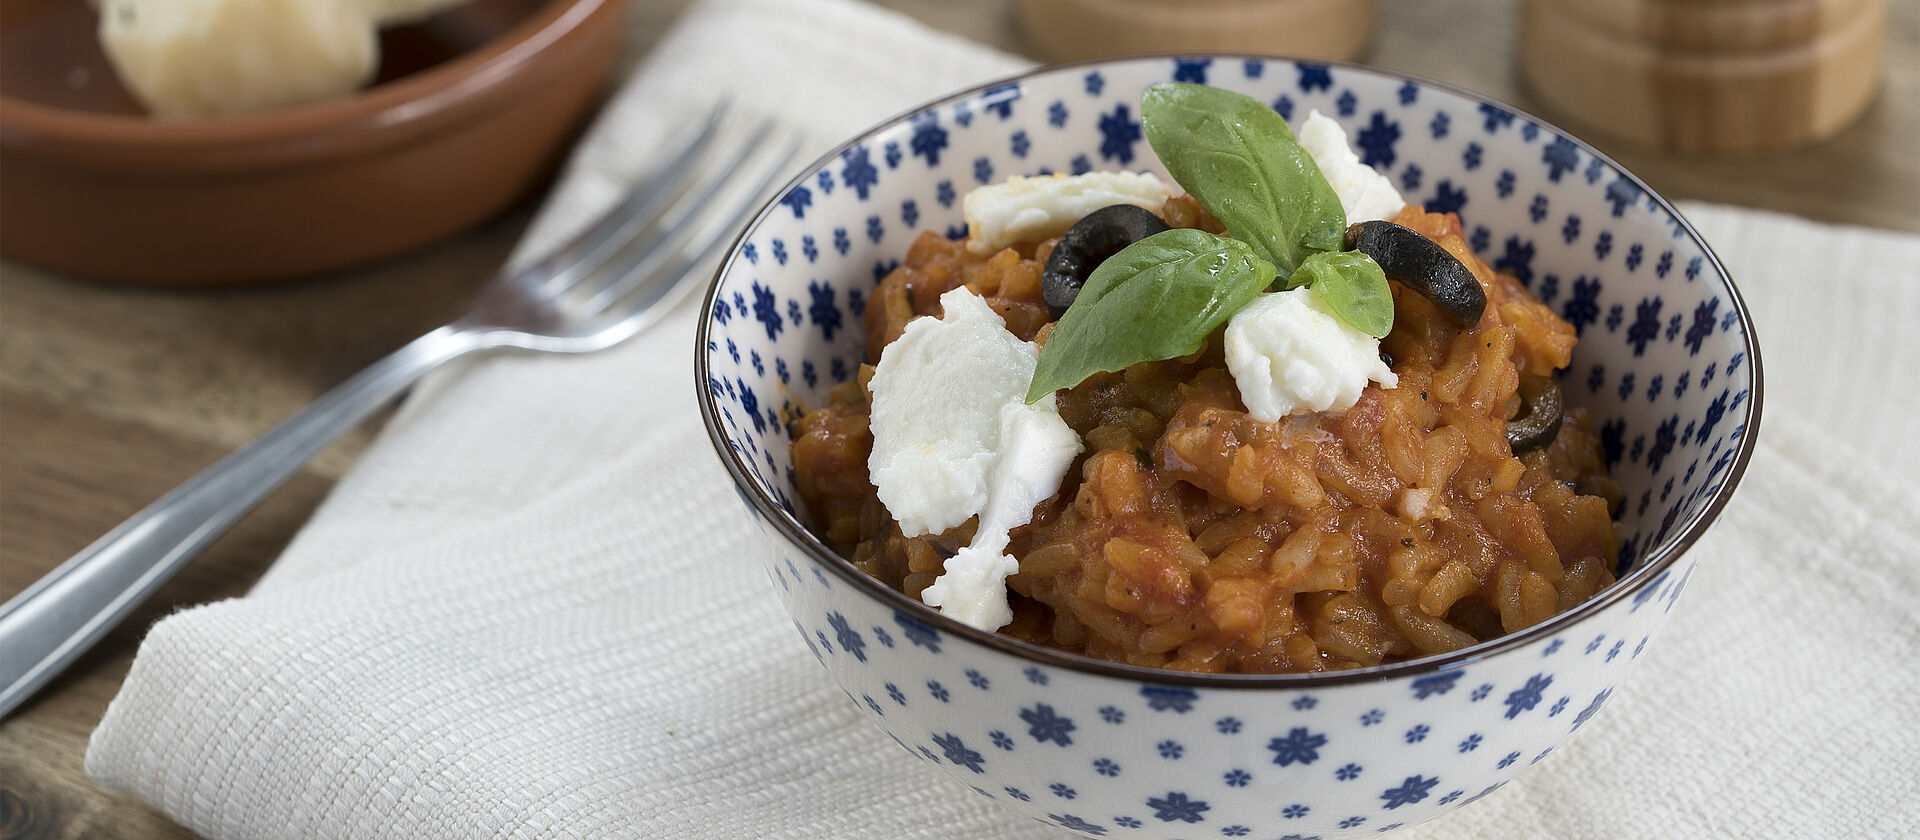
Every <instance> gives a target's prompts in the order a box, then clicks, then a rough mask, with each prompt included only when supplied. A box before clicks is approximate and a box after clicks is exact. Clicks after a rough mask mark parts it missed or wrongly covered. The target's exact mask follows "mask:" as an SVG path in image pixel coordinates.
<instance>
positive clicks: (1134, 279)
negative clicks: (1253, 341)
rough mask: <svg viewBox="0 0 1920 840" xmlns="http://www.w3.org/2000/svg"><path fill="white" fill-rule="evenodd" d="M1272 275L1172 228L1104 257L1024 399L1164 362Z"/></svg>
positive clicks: (1190, 347)
mask: <svg viewBox="0 0 1920 840" xmlns="http://www.w3.org/2000/svg"><path fill="white" fill-rule="evenodd" d="M1275 276H1277V272H1276V271H1275V269H1274V267H1273V264H1272V263H1270V262H1267V261H1266V260H1264V259H1261V258H1260V257H1259V256H1258V255H1257V254H1255V253H1254V251H1253V249H1252V248H1251V247H1249V246H1248V245H1247V244H1246V243H1245V242H1240V241H1237V240H1233V239H1228V238H1226V237H1223V236H1215V235H1213V234H1211V233H1207V232H1206V231H1200V230H1192V229H1188V228H1177V229H1174V230H1168V231H1161V232H1160V233H1156V234H1154V235H1152V236H1149V237H1147V238H1145V239H1142V240H1140V241H1138V242H1135V243H1133V244H1132V245H1128V246H1127V247H1126V248H1124V249H1122V250H1121V251H1120V253H1118V254H1114V255H1113V256H1111V257H1108V258H1107V261H1106V262H1103V263H1101V264H1100V267H1099V268H1096V269H1094V270H1093V274H1092V275H1091V276H1089V277H1088V278H1087V283H1086V285H1085V286H1082V287H1081V289H1080V296H1079V297H1077V298H1075V299H1074V301H1073V305H1072V306H1070V307H1067V312H1066V314H1065V315H1062V316H1060V320H1059V322H1058V323H1056V324H1054V327H1053V335H1052V336H1050V337H1049V338H1048V339H1047V344H1046V346H1045V347H1043V348H1041V350H1040V362H1039V365H1038V366H1037V367H1036V368H1035V369H1034V372H1033V384H1032V385H1030V386H1028V388H1027V402H1029V403H1031V402H1033V401H1034V400H1037V399H1040V398H1041V397H1044V396H1046V395H1048V394H1051V393H1053V392H1054V391H1058V390H1060V389H1061V388H1071V387H1073V386H1075V385H1078V384H1080V383H1081V382H1084V381H1086V379H1087V377H1089V376H1092V375H1094V374H1095V373H1098V372H1100V371H1115V370H1122V369H1125V368H1126V367H1127V366H1128V365H1131V364H1134V363H1136V362H1150V361H1154V360H1156V359H1172V358H1175V357H1178V356H1184V355H1187V354H1188V353H1192V352H1194V351H1195V350H1198V349H1200V344H1201V342H1203V341H1205V340H1206V338H1207V336H1208V335H1211V334H1212V333H1213V331H1214V330H1216V329H1219V328H1220V325H1221V324H1224V323H1226V322H1227V319H1228V318H1229V317H1232V315H1233V313H1235V312H1238V311H1240V308H1241V307H1243V306H1246V305H1247V304H1248V303H1249V302H1251V301H1252V300H1253V298H1254V296H1255V295H1258V294H1260V292H1261V291H1262V290H1264V289H1266V287H1267V286H1268V284H1270V283H1272V282H1273V279H1274V277H1275Z"/></svg>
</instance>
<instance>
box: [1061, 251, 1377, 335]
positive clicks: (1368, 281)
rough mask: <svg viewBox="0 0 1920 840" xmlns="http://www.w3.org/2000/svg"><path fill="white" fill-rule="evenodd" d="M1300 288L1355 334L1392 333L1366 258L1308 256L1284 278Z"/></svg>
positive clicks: (1345, 254) (1346, 253) (1374, 274)
mask: <svg viewBox="0 0 1920 840" xmlns="http://www.w3.org/2000/svg"><path fill="white" fill-rule="evenodd" d="M1301 286H1312V287H1313V288H1314V289H1315V290H1317V291H1319V292H1320V297H1321V298H1322V299H1324V300H1326V302H1327V306H1328V308H1330V309H1332V310H1333V314H1334V315H1336V316H1339V318H1340V320H1342V321H1345V322H1347V325H1348V326H1350V327H1353V328H1354V329H1356V330H1359V331H1361V332H1363V333H1366V334H1367V335H1370V336H1373V337H1374V338H1386V337H1387V333H1388V332H1390V331H1391V330H1392V329H1393V290H1392V289H1390V288H1388V287H1387V274H1386V272H1384V271H1381V270H1380V264H1379V263H1376V262H1374V261H1373V258H1372V257H1369V256H1367V255H1366V254H1362V253H1360V252H1359V251H1332V252H1322V253H1318V254H1314V255H1312V256H1309V257H1307V259H1306V261H1305V262H1302V263H1301V264H1300V267H1299V268H1297V269H1294V272H1293V276H1292V277H1289V278H1287V288H1289V289H1297V288H1300V287H1301ZM1068 311H1069V312H1071V311H1072V310H1068Z"/></svg>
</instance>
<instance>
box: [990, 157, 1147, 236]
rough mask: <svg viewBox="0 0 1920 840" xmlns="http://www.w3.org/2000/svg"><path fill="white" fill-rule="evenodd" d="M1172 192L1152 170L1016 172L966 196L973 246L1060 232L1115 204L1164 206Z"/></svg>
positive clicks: (1064, 231) (1054, 234)
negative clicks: (1028, 174) (1024, 174)
mask: <svg viewBox="0 0 1920 840" xmlns="http://www.w3.org/2000/svg"><path fill="white" fill-rule="evenodd" d="M1170 196H1171V193H1170V192H1169V191H1168V189H1167V185H1166V184H1165V183H1164V182H1162V181H1161V180H1160V179H1159V178H1157V177H1154V176H1153V175H1152V174H1151V173H1147V172H1088V173H1086V174H1084V175H1041V176H1038V177H1033V178H1024V177H1020V176H1015V177H1012V178H1008V179H1007V180H1006V181H1005V182H1003V183H999V184H993V185H990V186H985V187H977V188H975V189H974V190H973V191H972V192H969V193H967V195H966V198H964V199H961V202H960V210H961V212H962V213H963V214H964V215H965V216H966V220H967V250H969V251H972V252H973V253H975V254H979V255H981V256H986V255H988V254H992V253H994V252H995V251H998V250H1000V249H1002V248H1005V247H1007V246H1009V245H1012V244H1014V243H1016V242H1033V241H1038V240H1041V239H1045V238H1047V237H1049V236H1059V235H1060V234H1063V233H1066V232H1067V229H1068V228H1070V227H1073V223H1074V222H1077V221H1080V219H1081V218H1083V217H1085V216H1086V215H1087V214H1088V213H1092V212H1093V211H1095V210H1098V209H1100V208H1102V207H1106V206H1108V205H1112V204H1131V205H1133V206H1135V207H1143V208H1146V209H1148V210H1152V211H1154V212H1156V213H1157V212H1159V211H1160V208H1161V206H1162V205H1164V204H1166V203H1167V198H1168V197H1170Z"/></svg>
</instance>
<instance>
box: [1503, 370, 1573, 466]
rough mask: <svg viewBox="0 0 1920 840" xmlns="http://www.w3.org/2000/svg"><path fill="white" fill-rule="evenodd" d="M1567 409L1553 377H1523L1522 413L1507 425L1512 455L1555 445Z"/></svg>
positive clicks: (1521, 376) (1524, 375) (1521, 385)
mask: <svg viewBox="0 0 1920 840" xmlns="http://www.w3.org/2000/svg"><path fill="white" fill-rule="evenodd" d="M1563 416H1564V406H1562V405H1561V402H1560V386H1559V385H1558V384H1556V383H1555V382H1554V381H1553V379H1552V377H1547V376H1532V375H1529V374H1524V373H1523V374H1521V375H1520V413H1519V414H1516V415H1514V417H1513V419H1511V420H1508V421H1507V443H1509V444H1512V445H1513V454H1515V455H1519V454H1521V453H1523V452H1531V451H1533V450H1535V449H1540V448H1542V447H1545V446H1546V445H1547V444H1549V443H1552V442H1553V439H1554V437H1555V436H1557V435H1559V434H1560V420H1561V418H1562V417H1563Z"/></svg>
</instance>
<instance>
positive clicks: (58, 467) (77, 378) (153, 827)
mask: <svg viewBox="0 0 1920 840" xmlns="http://www.w3.org/2000/svg"><path fill="white" fill-rule="evenodd" d="M688 2H689V0H635V3H634V6H635V8H634V10H633V14H634V17H635V25H634V26H633V28H632V29H633V32H634V33H635V35H634V38H633V43H632V44H630V46H629V48H628V56H627V58H628V61H629V62H631V61H632V60H633V59H635V58H637V57H638V56H640V55H642V54H644V52H645V51H646V49H647V48H648V47H649V46H651V44H652V42H653V40H654V39H655V38H657V37H658V35H659V33H660V32H661V31H662V29H663V28H664V27H665V26H667V25H668V24H670V22H671V21H672V20H673V18H675V17H676V16H678V14H679V13H680V12H681V11H682V9H684V8H685V6H686V5H687V4H688ZM878 2H879V4H880V5H883V6H889V7H893V8H897V9H900V10H902V11H905V12H906V13H908V14H911V15H913V16H914V17H917V18H919V19H921V20H923V21H925V22H927V23H929V24H931V25H933V26H935V27H938V28H941V29H946V30H949V31H953V32H956V33H959V34H962V35H965V36H968V37H971V38H974V39H976V40H979V41H983V42H986V43H990V44H994V45H997V46H1000V47H1002V48H1004V49H1007V50H1009V51H1011V52H1016V53H1023V54H1030V53H1031V51H1032V50H1031V45H1030V44H1029V43H1028V42H1027V41H1026V40H1025V38H1024V37H1023V36H1022V35H1021V34H1020V33H1019V31H1018V29H1017V27H1016V24H1015V22H1014V19H1013V15H1012V9H1013V2H1012V0H979V1H977V2H966V3H953V2H945V0H878ZM1892 5H1893V20H1892V21H1891V23H1890V26H1889V28H1888V37H1887V44H1886V48H1887V53H1886V56H1885V60H1884V72H1885V77H1884V78H1885V87H1884V88H1883V90H1882V93H1881V95H1880V97H1879V99H1878V100H1877V102H1876V103H1875V104H1874V106H1873V107H1872V109H1871V110H1870V111H1868V113H1867V114H1866V116H1865V117H1864V118H1862V119H1861V120H1860V122H1859V123H1857V124H1856V125H1854V126H1853V127H1851V128H1850V129H1848V130H1847V131H1846V132H1845V133H1843V134H1841V135H1840V136H1839V137H1837V138H1835V139H1833V140H1831V141H1828V142H1826V143H1824V144H1822V145H1819V146H1817V147H1814V148H1810V149H1806V150H1803V151H1799V152H1795V153H1792V154H1786V155H1779V156H1775V157H1770V158H1763V159H1756V160H1711V159H1704V160H1703V159H1692V160H1689V159H1676V158H1672V157H1669V156H1665V155H1661V154H1656V153H1650V152H1645V151H1641V150H1636V149H1632V148H1624V147H1620V146H1619V145H1618V144H1612V143H1608V142H1606V141H1605V139H1604V138H1601V139H1599V141H1598V142H1597V145H1598V146H1599V147H1600V148H1601V149H1602V150H1603V151H1605V152H1607V153H1608V154H1610V155H1612V156H1613V157H1614V158H1615V159H1617V160H1619V161H1620V162H1621V163H1622V164H1624V165H1626V166H1627V167H1628V168H1629V169H1631V170H1633V171H1634V172H1636V173H1638V174H1639V175H1640V176H1641V177H1643V178H1645V179H1646V180H1647V181H1648V182H1649V183H1651V184H1652V185H1653V187H1654V188H1655V189H1656V190H1658V191H1660V192H1661V193H1662V194H1664V195H1666V196H1668V197H1669V198H1675V199H1688V198H1692V199H1706V200H1712V201H1720V202H1727V203H1735V204H1746V205H1753V206H1759V207H1767V208H1773V209H1778V210H1782V211H1786V212H1791V213H1797V214H1800V215H1804V216H1808V217H1812V218H1815V219H1820V220H1826V221H1832V222H1846V223H1854V224H1864V225H1873V226H1879V227H1886V228H1893V229H1898V230H1905V231H1915V232H1920V4H1916V3H1894V4H1892ZM1514 30H1515V12H1514V6H1513V4H1512V3H1511V2H1482V0H1388V2H1387V3H1385V5H1384V13H1383V15H1382V28H1381V31H1380V33H1379V38H1378V41H1377V43H1376V44H1375V47H1374V49H1373V52H1372V54H1371V56H1370V57H1369V59H1368V60H1369V61H1370V62H1371V63H1374V64H1378V65H1380V66H1383V67H1389V68H1394V69H1399V70H1405V71H1409V72H1413V73H1417V74H1421V75H1424V76H1428V77H1431V78H1435V79H1440V80H1442V81H1447V82H1451V83H1454V84H1457V85H1461V86H1464V87H1467V88H1471V89H1473V90H1477V91H1481V92H1483V93H1486V94H1488V95H1491V96H1493V97H1495V98H1497V99H1501V100H1504V101H1507V102H1512V103H1515V104H1517V105H1519V106H1520V107H1522V108H1525V109H1528V110H1531V111H1533V112H1535V113H1537V114H1540V115H1541V116H1543V117H1545V118H1547V119H1549V120H1551V119H1553V117H1554V114H1553V112H1552V109H1550V108H1542V107H1540V104H1539V103H1537V102H1534V101H1532V100H1530V98H1529V97H1528V96H1526V95H1525V94H1524V93H1523V92H1522V91H1521V90H1520V85H1519V83H1518V80H1517V79H1516V77H1515V71H1514V69H1513V68H1514V38H1515V32H1514ZM1035 57H1036V58H1038V56H1035ZM4 195H5V194H4V186H3V185H0V206H4V205H3V203H4V201H5V198H4ZM4 212H7V213H19V212H32V210H31V208H20V207H11V206H7V207H5V210H4ZM529 215H530V210H529V209H528V208H527V207H526V206H524V205H523V206H522V207H521V208H519V209H517V210H515V211H513V212H511V213H509V214H507V215H505V216H504V217H502V218H499V219H496V220H494V221H492V222H490V223H488V224H486V225H483V226H481V227H480V228H478V229H476V230H473V231H471V232H469V233H466V234H464V235H461V236H459V237H456V238H454V239H452V240H449V241H447V242H444V243H441V244H439V245H436V246H433V247H431V248H429V249H428V250H425V251H422V252H420V253H417V254H414V255H412V256H409V257H406V258H403V259H398V260H395V261H393V262H390V263H386V264H383V265H379V266H375V267H372V268H368V269H364V270H359V271H352V272H347V273H343V274H341V275H339V276H333V277H326V278H321V279H317V280H312V281H307V282H302V283H298V284H295V285H288V286H281V287H276V288H267V289H261V290H254V291H226V292H156V291H141V290H135V289H121V288H112V287H106V286H100V285H94V284H89V283H82V282H76V281H73V280H69V279H66V278H62V277H58V276H53V275H51V274H48V273H47V272H43V271H38V270H35V269H32V268H27V267H23V266H20V265H17V264H13V263H8V262H4V261H0V598H4V597H10V596H11V595H13V594H14V593H16V592H18V591H20V590H21V589H22V588H24V587H25V586H26V585H27V584H28V583H30V582H31V581H33V580H34V579H35V578H37V577H38V576H39V575H41V574H42V573H44V572H45V571H47V570H48V569H50V568H52V567H53V566H54V565H56V564H57V563H59V562H60V561H61V560H63V559H65V558H66V557H68V556H69V555H71V554H73V553H74V552H76V551H78V550H79V549H81V548H83V547H84V546H86V544H87V543H89V542H91V541H92V540H93V539H94V538H95V537H97V536H99V535H100V534H102V533H104V532H106V531H107V530H108V529H110V528H112V527H113V526H114V525H115V524H117V523H118V522H120V521H121V520H122V519H124V518H125V517H127V516H128V515H130V514H132V513H134V512H135V511H137V510H139V509H140V508H141V507H143V506H144V505H146V504H147V503H148V502H150V501H152V500H153V499H154V498H156V497H158V496H159V495H160V494H162V493H164V492H166V491H167V490H168V489H170V488H171V487H172V486H173V485H174V484H176V483H178V482H179V481H181V480H183V479H185V478H186V477H188V476H189V475H191V474H192V473H194V472H195V471H197V470H199V469H200V468H202V467H204V466H206V465H207V464H209V463H211V462H212V461H213V460H215V459H216V458H218V457H219V456H220V455H222V454H223V453H225V452H227V451H228V450H230V449H232V448H234V447H236V446H238V445H240V444H242V443H244V442H245V441H247V440H248V439H250V438H251V437H253V436H254V435H256V434H258V433H259V432H261V431H262V430H264V429H265V428H267V427H268V426H270V425H272V424H273V423H274V422H275V421H277V420H279V419H281V418H284V417H285V416H287V415H289V414H291V413H292V412H294V411H295V410H297V409H298V408H300V407H301V406H303V405H304V404H306V403H307V402H308V401H309V400H311V399H312V398H314V397H315V396H317V395H318V394H320V393H321V392H323V391H325V390H326V389H327V388H329V387H331V386H332V385H334V384H336V383H338V382H340V381H341V380H343V379H345V378H346V377H347V376H349V375H351V374H352V373H353V372H354V371H356V370H358V369H359V368H361V367H362V366H364V365H366V364H367V363H369V362H372V361H373V360H375V359H377V358H379V357H380V356H382V355H384V354H386V353H387V352H388V351H390V350H392V349H393V348H395V347H398V346H399V345H400V344H402V343H404V342H405V341H406V340H408V339H411V338H413V337H414V336H415V335H418V334H419V333H421V332H424V331H426V330H427V329H429V328H431V327H433V326H435V325H438V324H440V323H442V322H444V321H446V320H448V319H449V318H451V317H452V316H454V315H457V314H458V313H459V312H460V311H462V310H463V309H464V307H465V303H466V300H467V298H468V297H469V295H470V294H471V293H472V292H473V291H474V289H475V288H477V286H478V285H479V284H480V283H481V282H483V281H484V280H485V278H486V277H488V276H489V274H490V272H491V271H492V269H493V268H494V266H496V265H497V264H498V263H499V262H500V261H501V260H502V259H503V258H504V257H505V255H506V254H507V252H508V250H509V249H510V248H511V247H512V245H513V243H514V241H515V239H516V238H517V237H518V236H519V234H520V231H521V229H522V228H523V227H524V226H525V224H526V222H527V220H528V217H529ZM1810 280H1814V279H1813V278H1810ZM377 422H378V421H377V420H376V421H375V423H374V424H370V427H369V428H364V429H360V430H357V431H356V432H354V433H352V434H349V435H348V436H347V437H346V438H344V439H343V440H342V441H340V442H339V443H338V444H336V445H334V446H333V447H331V448H330V449H328V450H327V451H326V452H324V453H323V454H322V455H321V456H320V457H319V458H317V459H315V460H314V461H313V462H312V463H311V464H309V465H308V466H307V468H306V469H305V470H303V471H302V472H301V473H300V474H299V475H298V476H297V477H296V478H295V479H294V480H293V481H292V482H291V483H290V484H289V485H288V486H287V487H286V488H285V489H283V490H281V491H280V492H279V493H277V494H276V495H274V496H273V497H272V498H271V499H270V500H269V501H268V502H267V503H266V504H264V505H262V506H261V508H260V509H259V510H257V511H256V512H254V513H253V514H252V515H250V516H249V517H247V518H246V519H245V520H244V521H243V522H241V523H240V525H239V527H238V528H236V529H235V530H234V531H233V532H232V533H231V534H229V535H227V536H226V537H225V538H223V539H221V540H220V541H219V542H217V543H215V544H214V545H213V547H212V548H211V549H210V550H209V551H208V552H207V553H206V554H205V555H204V556H202V557H201V558H200V559H198V560H196V561H195V562H193V563H192V564H191V565H189V566H188V567H187V569H186V570H185V571H184V572H182V573H181V574H180V575H179V576H178V577H177V578H175V579H174V580H173V581H172V582H170V583H168V584H167V585H166V586H165V587H164V588H162V589H161V590H160V593H159V595H158V597H157V598H155V599H154V600H153V602H151V603H149V604H147V605H146V606H144V607H143V608H141V609H140V610H139V611H138V612H136V613H135V614H134V616H133V618H132V620H130V621H129V622H127V623H126V624H125V625H123V626H122V627H121V628H120V629H119V630H117V631H115V632H114V633H113V634H112V635H110V636H108V637H107V639H106V641H105V642H104V643H103V644H101V645H100V646H99V647H97V648H95V649H94V650H93V651H92V652H91V653H89V654H88V655H87V656H86V657H85V658H83V659H82V660H80V662H79V664H78V665H77V666H76V667H75V668H73V669H72V670H71V671H69V672H68V673H66V674H65V675H64V676H62V677H61V678H59V679H58V680H57V681H55V682H54V683H53V684H52V685H51V686H50V687H49V688H48V689H46V690H45V691H43V692H42V693H41V694H40V695H39V696H38V697H37V698H35V699H34V700H32V701H30V702H29V703H28V704H27V705H25V706H24V707H22V709H21V711H20V712H19V713H17V714H16V715H14V716H13V717H12V718H10V719H8V720H7V721H5V722H4V723H0V840H6V839H7V838H53V837H58V838H83V837H85V838H108V839H109V840H110V839H111V838H176V837H181V838H183V837H191V836H192V834H191V833H190V832H188V831H186V830H185V829H182V828H180V827H179V826H177V825H175V824H174V823H173V822H172V821H170V820H168V819H167V818H166V817H165V816H163V815H161V814H160V813H159V812H157V811H154V810H153V809H151V808H149V807H147V806H146V805H145V804H143V803H142V802H140V801H139V800H136V799H134V798H133V797H131V796H128V795H126V794H122V793H118V792H115V791H110V790H106V789H103V788H100V787H98V786H96V785H94V784H93V783H92V782H90V781H88V780H87V778H86V776H85V774H84V772H83V771H82V759H83V756H84V754H85V751H86V744H87V736H88V734H89V733H90V732H91V731H92V729H93V727H94V725H95V724H96V723H97V722H98V721H99V719H100V716H101V714H102V712H103V711H104V710H105V709H106V705H107V703H108V701H109V700H111V699H112V698H113V696H114V693H115V691H116V690H118V688H119V685H120V681H121V680H122V679H123V678H124V677H125V675H126V672H127V668H128V666H129V664H130V663H131V661H132V658H133V653H134V650H135V648H136V647H137V645H138V642H139V639H140V636H141V634H142V633H143V632H145V630H146V628H147V627H148V626H149V625H151V624H152V623H153V621H154V620H156V619H157V618H159V617H160V616H162V615H164V614H166V613H167V612H168V611H170V610H173V609H176V608H178V607H180V606H183V605H188V604H195V603H201V602H205V601H210V600H216V599H220V598H226V597H230V596H235V595H240V594H242V593H244V592H246V590H247V588H248V587H249V586H250V585H251V584H252V582H253V581H254V580H255V579H257V578H258V577H259V576H260V574H261V572H262V571H263V570H265V568H266V567H267V564H268V563H270V562H272V560H273V557H274V556H275V555H276V554H277V553H278V551H279V550H280V548H281V547H282V546H284V545H285V544H286V543H287V541H288V540H289V539H290V538H291V537H292V536H293V534H294V532H295V531H297V530H298V529H299V528H300V526H301V523H302V522H304V521H305V519H306V518H307V516H308V515H309V514H310V513H311V512H312V511H313V509H314V507H315V506H316V505H317V504H318V503H319V502H320V500H321V498H322V497H323V496H325V494H326V493H327V490H328V488H329V487H331V486H332V484H333V482H334V481H335V480H336V479H337V478H339V476H340V475H341V473H342V472H343V471H344V470H345V469H346V468H347V467H348V465H349V464H351V463H352V460H353V458H354V456H355V454H357V453H358V452H360V451H361V450H363V449H364V448H365V447H366V445H367V443H368V442H369V441H370V440H371V438H372V436H373V433H374V429H373V428H372V426H374V425H377Z"/></svg>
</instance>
